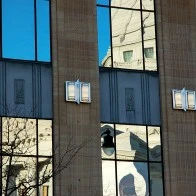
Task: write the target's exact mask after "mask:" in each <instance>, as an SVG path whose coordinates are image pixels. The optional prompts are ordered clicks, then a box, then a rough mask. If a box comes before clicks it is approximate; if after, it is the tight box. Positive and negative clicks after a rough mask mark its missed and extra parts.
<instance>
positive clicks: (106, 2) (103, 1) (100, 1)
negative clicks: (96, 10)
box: [97, 0, 111, 5]
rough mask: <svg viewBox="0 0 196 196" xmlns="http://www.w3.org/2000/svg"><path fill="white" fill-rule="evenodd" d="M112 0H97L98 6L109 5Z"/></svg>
mask: <svg viewBox="0 0 196 196" xmlns="http://www.w3.org/2000/svg"><path fill="white" fill-rule="evenodd" d="M110 1H111V0H97V4H100V5H109V3H110Z"/></svg>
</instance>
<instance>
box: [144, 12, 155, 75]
mask: <svg viewBox="0 0 196 196" xmlns="http://www.w3.org/2000/svg"><path fill="white" fill-rule="evenodd" d="M143 33H144V34H143V37H144V58H145V69H146V70H152V71H156V70H157V62H156V40H155V21H154V13H152V12H143Z"/></svg>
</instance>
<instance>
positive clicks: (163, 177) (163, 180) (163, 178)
mask: <svg viewBox="0 0 196 196" xmlns="http://www.w3.org/2000/svg"><path fill="white" fill-rule="evenodd" d="M162 138H163V134H162V127H160V144H161V172H162V185H163V186H162V188H163V195H165V176H164V164H163V145H162Z"/></svg>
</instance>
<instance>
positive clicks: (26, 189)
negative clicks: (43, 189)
mask: <svg viewBox="0 0 196 196" xmlns="http://www.w3.org/2000/svg"><path fill="white" fill-rule="evenodd" d="M36 165H37V164H36V159H35V158H32V157H14V156H4V157H2V195H7V194H6V193H9V194H11V193H12V195H20V194H21V193H26V194H25V195H32V196H35V195H36V189H35V184H36V182H37V175H36ZM16 187H17V188H16Z"/></svg>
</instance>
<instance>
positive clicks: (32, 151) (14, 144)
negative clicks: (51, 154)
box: [2, 117, 37, 155]
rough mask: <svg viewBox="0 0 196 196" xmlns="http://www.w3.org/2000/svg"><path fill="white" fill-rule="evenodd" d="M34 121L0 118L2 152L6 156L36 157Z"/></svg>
mask: <svg viewBox="0 0 196 196" xmlns="http://www.w3.org/2000/svg"><path fill="white" fill-rule="evenodd" d="M36 144H37V139H36V120H35V119H24V118H9V117H8V118H2V151H3V153H4V154H6V155H13V154H14V155H16V154H17V155H24V154H26V155H36Z"/></svg>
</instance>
